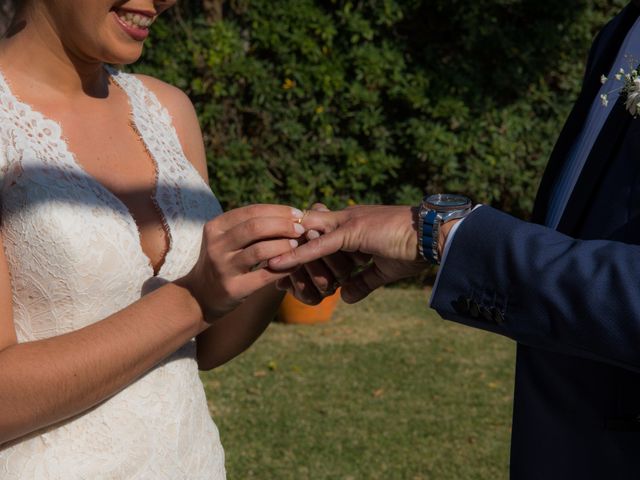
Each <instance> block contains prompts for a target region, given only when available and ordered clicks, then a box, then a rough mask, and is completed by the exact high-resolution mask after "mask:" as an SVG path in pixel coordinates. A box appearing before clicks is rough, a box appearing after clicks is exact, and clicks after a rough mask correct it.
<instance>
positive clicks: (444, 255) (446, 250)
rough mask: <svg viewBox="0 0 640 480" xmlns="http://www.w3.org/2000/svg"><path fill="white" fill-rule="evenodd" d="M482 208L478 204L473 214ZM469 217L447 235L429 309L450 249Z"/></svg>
mask: <svg viewBox="0 0 640 480" xmlns="http://www.w3.org/2000/svg"><path fill="white" fill-rule="evenodd" d="M480 207H482V204H478V205H476V206H475V207H473V210H471V211H472V212H473V211H475V209H476V208H480ZM466 218H467V217H464V218H462V219H461V220H460V221H459V222H456V224H455V225H454V226H453V227H451V230H449V235H447V241H446V242H445V244H444V250H443V251H442V260H440V268H438V273H437V274H436V281H435V282H433V289H432V290H431V297H430V298H429V307H431V302H433V297H434V295H435V293H436V290H437V289H438V283H439V281H440V272H442V268H443V267H444V262H446V261H447V255H448V254H449V248H450V247H451V243H452V242H453V237H455V236H456V232H457V231H458V228H459V227H460V225H462V222H464V221H465V219H466Z"/></svg>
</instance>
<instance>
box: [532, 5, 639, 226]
mask: <svg viewBox="0 0 640 480" xmlns="http://www.w3.org/2000/svg"><path fill="white" fill-rule="evenodd" d="M639 13H640V10H639V9H638V7H636V6H635V5H633V4H630V5H628V6H627V7H626V8H625V9H624V10H623V11H622V12H621V13H620V15H619V16H618V18H617V19H616V20H614V22H616V23H617V25H615V26H614V29H613V30H612V31H611V33H610V34H609V38H603V39H602V42H604V44H603V47H602V48H601V49H600V51H598V52H597V53H596V57H595V58H594V59H593V62H592V63H593V65H592V66H591V67H590V70H589V71H588V72H587V76H586V78H585V81H584V85H583V88H582V91H581V92H580V95H579V97H578V100H577V101H576V104H575V106H574V107H573V110H572V111H571V114H570V115H569V118H568V120H567V122H566V123H565V126H564V128H563V129H562V132H561V134H560V137H559V138H558V142H557V143H556V146H555V148H554V150H553V153H552V154H551V158H550V159H549V163H548V165H547V168H546V169H545V172H544V175H543V177H542V181H541V183H540V188H539V189H538V194H537V196H536V201H535V205H534V208H533V215H532V221H533V222H536V223H540V224H544V222H545V219H546V215H547V209H548V207H549V200H550V197H551V192H552V191H553V186H554V184H555V182H556V180H557V179H558V177H559V175H560V172H561V170H562V166H563V164H564V162H565V160H566V158H567V155H568V154H569V151H570V149H571V146H572V145H573V142H574V141H575V139H576V137H577V135H578V133H579V132H580V130H581V129H582V128H583V125H584V121H585V120H586V118H587V115H588V114H589V110H590V109H591V105H592V103H593V101H594V100H595V97H596V94H597V93H598V91H599V90H600V86H601V83H600V76H601V75H602V74H606V73H608V72H609V70H610V69H611V64H612V62H613V61H614V60H615V58H616V56H617V53H618V51H619V50H620V47H621V46H622V42H623V41H624V39H625V37H626V35H627V33H628V32H629V30H630V29H631V27H632V26H633V24H634V22H635V21H636V19H637V17H638V14H639ZM623 100H624V99H619V101H618V102H616V104H615V105H614V106H613V110H612V112H611V114H610V115H609V117H608V119H607V121H606V122H605V125H604V126H603V128H602V130H601V132H600V134H599V135H598V139H597V140H596V143H595V144H594V147H593V148H592V150H591V153H590V154H589V157H588V158H587V162H586V163H585V166H584V168H583V170H582V173H581V175H580V177H579V179H578V182H577V183H576V187H575V188H574V191H573V193H572V195H571V197H570V198H569V202H568V204H567V208H565V211H564V213H563V216H562V218H561V220H560V224H559V226H558V230H560V231H563V232H565V233H567V232H570V231H571V230H572V229H573V228H575V226H576V225H578V223H579V221H580V219H581V211H582V209H583V208H584V206H585V203H586V202H587V201H588V199H589V196H590V193H591V191H592V189H593V188H594V187H595V186H596V184H597V180H598V178H599V176H600V174H601V173H602V171H603V168H604V166H605V165H606V161H607V160H608V158H609V156H610V155H611V153H613V149H614V148H615V147H616V145H617V143H618V142H617V140H618V138H619V135H618V134H620V133H621V132H622V131H623V130H624V127H625V125H626V126H628V120H630V118H631V115H630V114H628V113H626V111H625V109H624V103H623Z"/></svg>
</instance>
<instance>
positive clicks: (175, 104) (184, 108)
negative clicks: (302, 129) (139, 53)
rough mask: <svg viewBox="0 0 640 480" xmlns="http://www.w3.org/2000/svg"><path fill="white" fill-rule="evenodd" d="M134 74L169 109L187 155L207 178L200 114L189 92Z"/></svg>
mask: <svg viewBox="0 0 640 480" xmlns="http://www.w3.org/2000/svg"><path fill="white" fill-rule="evenodd" d="M133 75H134V77H135V78H137V79H138V80H139V81H140V82H142V84H143V85H144V86H145V87H146V88H147V89H149V90H150V91H151V92H153V94H154V95H155V96H156V97H157V99H158V101H159V102H160V104H162V106H163V107H164V108H166V109H167V111H168V112H169V115H171V119H172V121H173V126H174V128H175V129H176V133H177V134H178V138H179V139H180V143H181V145H182V149H183V150H184V153H185V155H186V157H187V158H188V159H189V160H190V161H191V162H192V163H193V164H194V166H195V167H196V169H197V170H198V172H199V173H200V174H201V175H202V176H203V178H205V179H206V178H207V173H206V172H207V167H206V161H205V154H204V145H203V141H202V133H201V131H200V124H199V121H198V115H197V114H196V110H195V108H194V107H193V103H191V100H190V99H189V97H188V96H187V94H186V93H184V92H183V91H182V90H180V89H179V88H178V87H175V86H173V85H171V84H169V83H166V82H163V81H162V80H159V79H157V78H155V77H150V76H148V75H142V74H133Z"/></svg>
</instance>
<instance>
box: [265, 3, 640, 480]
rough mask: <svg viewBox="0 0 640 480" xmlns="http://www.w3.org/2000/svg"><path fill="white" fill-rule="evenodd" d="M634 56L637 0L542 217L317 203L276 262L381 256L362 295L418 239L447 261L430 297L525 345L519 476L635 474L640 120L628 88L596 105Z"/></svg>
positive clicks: (591, 64) (625, 14) (462, 318)
mask: <svg viewBox="0 0 640 480" xmlns="http://www.w3.org/2000/svg"><path fill="white" fill-rule="evenodd" d="M627 58H635V59H640V5H638V2H632V3H631V4H629V5H628V6H627V7H626V8H625V9H624V10H623V11H622V12H621V13H620V14H619V15H618V16H617V17H616V18H614V19H613V20H612V21H611V22H610V23H609V24H608V25H607V26H606V27H605V28H604V29H603V30H602V31H601V32H600V34H599V35H598V36H597V38H596V40H595V41H594V44H593V47H592V49H591V53H590V56H589V60H588V64H587V69H586V76H585V79H584V84H583V89H582V92H581V94H580V96H579V98H578V100H577V102H576V104H575V107H574V109H573V111H572V112H571V115H570V116H569V118H568V120H567V123H566V125H565V127H564V128H563V130H562V133H561V135H560V137H559V140H558V142H557V144H556V146H555V149H554V151H553V154H552V156H551V159H550V161H549V164H548V166H547V169H546V172H545V174H544V177H543V179H542V183H541V186H540V190H539V192H538V195H537V199H536V204H535V208H534V212H533V223H527V222H524V221H520V220H517V219H515V218H513V217H510V216H508V215H506V214H504V213H501V212H499V211H497V210H494V209H492V208H490V207H488V206H480V207H477V208H475V209H473V210H472V211H470V212H469V211H467V210H465V208H464V205H462V204H463V203H464V200H463V201H461V202H459V203H457V204H456V205H457V206H458V207H459V208H457V211H458V214H457V215H454V217H456V216H459V217H460V218H453V219H451V218H448V217H447V216H446V211H447V210H446V207H447V205H444V206H443V205H442V204H438V198H436V199H435V200H434V199H432V200H431V204H430V205H425V206H423V207H421V209H420V210H421V212H420V213H421V215H422V216H423V217H424V219H423V220H422V221H418V214H417V209H415V208H414V209H412V208H410V207H391V206H389V207H384V206H375V207H357V208H354V209H347V210H344V211H342V212H334V213H325V212H311V214H310V215H309V216H308V217H307V218H306V219H305V226H307V227H308V228H314V229H318V230H323V231H326V232H331V233H326V234H325V235H323V236H322V237H320V238H318V239H316V240H313V241H311V242H309V243H307V244H306V245H303V246H301V247H299V248H298V249H297V250H296V251H295V252H293V253H292V254H290V255H288V256H286V257H280V258H277V259H273V260H272V261H271V267H272V268H276V269H280V268H286V267H291V266H292V265H295V264H300V263H306V262H308V261H310V260H313V259H315V258H318V257H320V256H325V255H329V254H332V253H334V252H336V251H338V250H343V251H348V252H364V253H368V254H371V255H373V260H374V263H373V264H372V265H371V266H370V267H369V268H368V269H367V270H365V271H364V272H363V273H361V274H359V275H358V276H356V277H355V278H353V279H351V280H350V281H349V282H348V283H347V284H345V285H344V287H343V297H345V299H346V300H347V301H350V302H353V301H357V300H359V299H361V298H363V297H364V296H366V295H367V294H368V293H369V292H370V291H372V290H373V289H375V288H377V287H378V286H380V285H383V284H385V283H388V282H390V281H393V280H396V279H398V278H400V277H402V276H407V275H411V274H414V273H416V272H417V271H418V270H419V269H421V268H425V266H426V263H425V261H424V260H422V259H421V258H420V256H419V255H417V254H416V252H417V244H418V243H420V245H421V246H422V247H423V248H422V253H423V254H424V258H426V259H430V258H435V259H436V260H440V261H441V262H442V265H441V268H440V270H439V273H438V278H437V281H436V285H435V286H434V291H433V294H432V298H431V306H432V307H433V308H434V309H435V310H437V311H438V313H439V314H440V315H441V316H442V317H444V318H446V319H449V320H454V321H457V322H461V323H464V324H467V325H471V326H474V327H477V328H481V329H485V330H490V331H493V332H496V333H499V334H502V335H506V336H509V337H511V338H513V339H515V340H516V341H517V342H518V351H517V360H516V380H515V382H516V384H515V393H514V395H515V398H514V412H513V435H512V447H511V478H514V479H531V480H550V479H635V478H640V119H636V118H634V117H633V115H632V114H631V113H629V111H628V109H627V105H626V101H627V98H626V96H625V94H624V93H621V94H620V96H619V97H618V98H617V99H616V98H615V95H616V94H614V95H613V96H612V97H609V101H610V103H609V106H608V107H604V106H603V105H601V102H600V95H601V94H603V93H605V92H607V91H610V90H612V89H613V88H615V86H614V87H612V86H611V84H610V83H607V84H605V85H602V84H601V76H602V75H606V76H607V77H609V78H611V79H613V78H614V76H615V74H616V73H617V72H618V70H619V68H620V67H623V68H625V70H628V60H627ZM439 198H440V200H441V199H442V197H439ZM441 203H442V202H441ZM454 203H455V202H454ZM449 207H451V205H449ZM453 210H456V207H455V205H454V208H453ZM449 211H450V210H449ZM433 212H436V213H433ZM438 212H440V213H439V216H437V214H438ZM442 212H445V213H442ZM433 225H436V228H435V229H434V228H433ZM434 230H435V231H434ZM430 237H434V238H435V243H433V247H434V248H433V249H432V248H431V246H432V243H431V238H430Z"/></svg>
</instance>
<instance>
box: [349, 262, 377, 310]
mask: <svg viewBox="0 0 640 480" xmlns="http://www.w3.org/2000/svg"><path fill="white" fill-rule="evenodd" d="M386 283H387V280H386V278H385V276H384V275H383V274H382V272H381V271H380V269H378V266H377V265H376V264H375V263H373V264H372V265H371V266H370V267H368V268H366V269H365V270H363V271H362V272H360V273H359V274H357V275H355V276H354V277H352V278H350V279H349V281H348V282H347V283H345V284H344V285H342V290H341V296H342V299H343V300H344V301H345V302H346V303H356V302H359V301H360V300H362V299H363V298H365V297H366V296H367V295H369V294H370V293H371V292H373V291H374V290H375V289H376V288H378V287H381V286H382V285H385V284H386Z"/></svg>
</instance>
